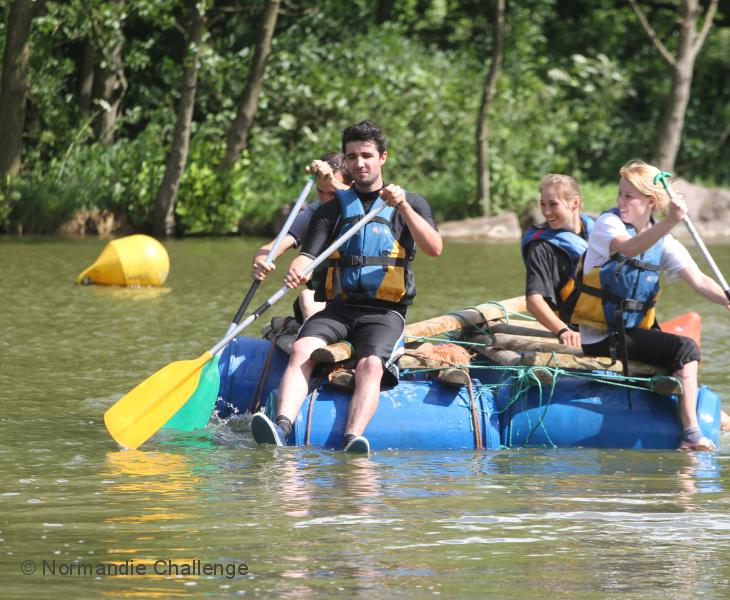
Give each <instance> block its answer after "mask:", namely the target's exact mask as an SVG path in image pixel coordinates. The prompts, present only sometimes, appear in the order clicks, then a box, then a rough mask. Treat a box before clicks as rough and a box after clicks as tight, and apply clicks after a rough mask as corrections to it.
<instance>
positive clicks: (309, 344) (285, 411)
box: [276, 337, 327, 423]
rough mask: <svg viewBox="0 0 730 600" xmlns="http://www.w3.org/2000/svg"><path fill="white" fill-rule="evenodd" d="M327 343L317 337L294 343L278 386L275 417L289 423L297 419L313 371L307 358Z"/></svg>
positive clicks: (311, 362)
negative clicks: (282, 418)
mask: <svg viewBox="0 0 730 600" xmlns="http://www.w3.org/2000/svg"><path fill="white" fill-rule="evenodd" d="M326 345H327V342H325V341H324V340H322V339H320V338H317V337H304V338H300V339H298V340H297V341H296V342H294V345H293V346H292V353H291V356H290V357H289V363H288V364H287V366H286V369H285V370H284V375H283V376H282V378H281V383H280V384H279V401H278V404H277V410H276V415H277V418H278V417H280V416H283V417H286V418H287V419H289V421H290V422H291V423H293V422H294V419H296V418H297V415H298V414H299V410H300V409H301V407H302V404H303V403H304V399H305V398H306V397H307V392H308V391H309V378H310V377H311V375H312V371H313V370H314V365H315V363H314V361H313V360H311V359H310V358H309V357H310V356H311V355H312V352H314V351H315V350H316V349H317V348H323V347H324V346H326Z"/></svg>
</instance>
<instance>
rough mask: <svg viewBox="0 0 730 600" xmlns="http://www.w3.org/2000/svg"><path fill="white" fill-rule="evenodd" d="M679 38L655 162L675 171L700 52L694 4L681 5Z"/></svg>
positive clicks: (697, 10)
mask: <svg viewBox="0 0 730 600" xmlns="http://www.w3.org/2000/svg"><path fill="white" fill-rule="evenodd" d="M680 12H681V19H680V31H681V33H680V38H679V48H678V50H677V58H676V61H675V63H674V65H673V68H672V89H671V90H670V92H669V95H668V96H667V98H666V100H665V103H664V107H663V110H662V116H661V120H660V122H659V131H658V132H657V141H656V152H655V157H654V161H655V163H656V165H657V166H658V167H659V168H661V169H666V170H667V171H673V170H674V163H675V161H676V160H677V154H679V146H680V144H681V142H682V130H683V129H684V117H685V115H686V114H687V105H688V104H689V97H690V90H691V88H692V75H693V71H694V62H695V58H697V52H699V48H697V51H695V50H694V46H695V42H696V39H697V36H698V34H697V29H696V25H697V17H698V14H699V12H700V8H699V6H698V3H697V2H696V1H695V0H689V1H684V2H681V3H680Z"/></svg>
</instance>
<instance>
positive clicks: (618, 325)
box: [572, 208, 664, 331]
mask: <svg viewBox="0 0 730 600" xmlns="http://www.w3.org/2000/svg"><path fill="white" fill-rule="evenodd" d="M606 212H611V213H614V214H615V215H617V216H618V214H619V212H618V209H616V208H612V209H610V210H608V211H606ZM625 225H626V230H627V231H628V232H629V234H630V235H631V236H634V235H636V229H635V228H634V227H632V226H631V225H628V224H625ZM663 252H664V238H662V239H660V240H659V241H658V242H657V243H656V244H654V245H653V246H652V247H651V248H649V249H648V250H646V251H645V252H643V253H642V254H640V255H639V256H637V257H635V258H629V257H628V256H625V255H623V254H619V253H616V254H613V255H612V256H611V257H610V258H609V259H608V260H607V261H606V262H604V263H603V264H602V265H600V266H597V267H594V268H593V269H591V270H590V271H589V272H588V273H583V260H582V259H581V261H580V262H579V264H578V269H577V271H576V277H575V283H576V291H577V296H578V297H577V301H576V303H575V308H574V310H573V314H572V322H573V323H580V324H583V325H590V326H591V327H595V328H598V329H608V330H610V331H621V330H623V329H631V328H634V327H641V328H644V329H650V328H651V327H652V325H653V324H654V321H655V320H656V315H655V311H654V305H655V304H656V301H657V299H658V298H659V292H660V290H659V270H660V263H661V259H662V253H663Z"/></svg>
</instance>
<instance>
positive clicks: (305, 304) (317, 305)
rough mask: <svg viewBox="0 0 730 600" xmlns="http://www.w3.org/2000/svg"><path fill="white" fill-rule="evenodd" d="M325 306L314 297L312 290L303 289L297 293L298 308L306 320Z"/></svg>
mask: <svg viewBox="0 0 730 600" xmlns="http://www.w3.org/2000/svg"><path fill="white" fill-rule="evenodd" d="M325 306H326V303H325V302H317V301H316V300H315V299H314V292H313V291H312V290H303V291H302V293H301V294H299V309H300V310H301V311H302V318H303V319H304V321H306V320H307V319H308V318H309V317H311V316H312V315H313V314H316V313H318V312H319V311H321V310H322V309H323V308H324V307H325Z"/></svg>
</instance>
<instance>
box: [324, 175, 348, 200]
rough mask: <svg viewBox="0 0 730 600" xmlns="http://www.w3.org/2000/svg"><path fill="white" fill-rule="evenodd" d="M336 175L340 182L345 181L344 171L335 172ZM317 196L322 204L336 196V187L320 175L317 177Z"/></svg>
mask: <svg viewBox="0 0 730 600" xmlns="http://www.w3.org/2000/svg"><path fill="white" fill-rule="evenodd" d="M334 176H335V179H337V181H339V182H340V183H345V180H344V178H343V177H342V173H340V172H339V171H337V172H335V174H334ZM317 197H318V198H319V201H320V202H321V203H322V204H324V203H325V202H329V201H330V200H334V198H335V187H334V186H333V185H332V184H331V183H330V182H329V181H327V180H326V179H322V178H321V177H319V176H318V177H317Z"/></svg>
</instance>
